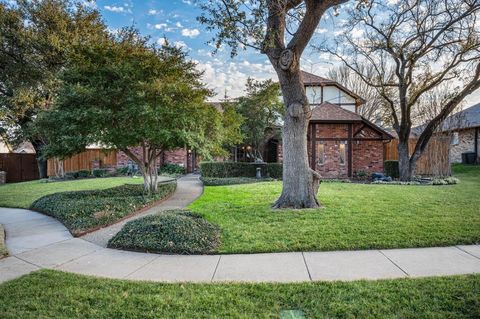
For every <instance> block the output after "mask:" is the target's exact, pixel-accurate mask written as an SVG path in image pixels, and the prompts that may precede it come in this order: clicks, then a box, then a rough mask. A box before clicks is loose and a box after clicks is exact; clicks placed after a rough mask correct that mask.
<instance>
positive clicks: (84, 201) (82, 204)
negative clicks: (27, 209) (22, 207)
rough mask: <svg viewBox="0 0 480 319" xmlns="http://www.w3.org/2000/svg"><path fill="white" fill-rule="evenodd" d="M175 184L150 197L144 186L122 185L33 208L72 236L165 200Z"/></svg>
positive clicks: (43, 201)
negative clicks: (63, 227) (60, 224)
mask: <svg viewBox="0 0 480 319" xmlns="http://www.w3.org/2000/svg"><path fill="white" fill-rule="evenodd" d="M175 188H176V183H175V182H171V183H165V184H159V185H158V192H157V193H156V194H153V195H150V196H147V195H145V193H144V190H143V185H122V186H117V187H113V188H108V189H103V190H91V191H75V192H63V193H55V194H50V195H46V196H43V197H41V198H39V199H37V200H36V201H35V202H33V204H32V206H31V209H32V210H35V211H38V212H41V213H44V214H47V215H50V216H52V217H55V218H57V219H58V220H60V221H61V222H62V223H63V224H64V225H65V227H67V228H68V229H69V230H70V232H71V233H72V234H73V235H77V234H80V233H83V232H85V231H88V230H90V229H92V228H95V227H98V226H105V225H108V224H111V223H113V222H115V221H117V220H118V219H121V218H122V217H125V216H127V215H129V214H130V213H133V212H135V211H136V210H138V209H140V208H142V207H145V206H146V205H148V204H149V203H151V202H154V201H157V200H160V199H162V198H165V197H166V196H168V195H169V194H171V193H172V192H173V191H175Z"/></svg>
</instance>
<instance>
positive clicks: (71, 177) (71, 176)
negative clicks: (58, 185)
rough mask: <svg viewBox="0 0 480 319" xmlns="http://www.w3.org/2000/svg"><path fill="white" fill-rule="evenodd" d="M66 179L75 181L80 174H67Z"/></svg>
mask: <svg viewBox="0 0 480 319" xmlns="http://www.w3.org/2000/svg"><path fill="white" fill-rule="evenodd" d="M65 177H66V178H67V179H75V178H78V172H67V173H65Z"/></svg>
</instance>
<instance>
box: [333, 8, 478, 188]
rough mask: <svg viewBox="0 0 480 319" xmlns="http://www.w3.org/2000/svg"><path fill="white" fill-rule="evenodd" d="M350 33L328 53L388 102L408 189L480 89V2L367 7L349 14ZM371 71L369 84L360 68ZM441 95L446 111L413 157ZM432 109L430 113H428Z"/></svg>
mask: <svg viewBox="0 0 480 319" xmlns="http://www.w3.org/2000/svg"><path fill="white" fill-rule="evenodd" d="M346 20H347V21H348V22H347V25H346V31H345V33H344V34H343V35H342V36H340V37H339V38H338V39H337V41H336V45H335V46H331V47H329V48H327V49H326V50H327V51H329V52H330V53H333V54H334V55H336V56H337V57H338V58H340V59H341V60H342V61H343V62H344V63H345V64H346V65H347V66H348V67H349V68H350V69H351V70H353V71H354V72H356V73H357V74H358V75H359V76H360V77H362V79H363V80H364V81H365V82H366V83H368V84H369V85H370V86H371V87H373V88H375V89H376V90H377V92H378V93H379V94H380V96H382V98H383V99H384V100H385V101H386V103H387V105H388V106H389V109H390V117H391V121H392V123H393V127H394V129H395V131H396V132H397V135H398V139H399V143H398V154H399V166H400V179H401V180H404V181H408V180H410V179H411V178H412V176H413V175H414V172H415V167H416V163H417V160H418V158H419V157H420V156H421V155H422V153H423V152H424V150H425V149H426V147H427V144H428V142H429V140H430V138H431V137H432V135H433V133H434V132H435V130H436V129H437V128H438V127H439V125H440V124H441V123H442V122H443V120H445V118H446V117H448V115H449V114H451V113H452V111H453V110H454V109H455V108H456V107H457V106H458V105H459V103H461V101H462V100H463V99H464V98H465V97H466V96H467V95H469V94H471V93H472V92H474V91H475V90H477V89H478V88H480V28H479V26H478V21H479V20H480V1H479V0H443V1H438V0H399V1H395V2H385V1H373V0H372V1H369V2H368V3H365V4H363V5H362V6H359V7H358V8H357V9H355V10H351V11H350V12H349V14H348V17H347V19H346ZM364 63H369V64H370V65H371V66H373V68H374V70H375V75H374V76H368V75H367V74H366V73H365V72H364V70H363V69H362V68H361V67H360V66H361V65H362V64H364ZM439 87H443V88H446V91H445V94H443V97H442V105H441V107H439V108H437V109H436V110H435V114H434V116H431V114H430V116H431V118H430V119H429V120H428V121H427V123H426V124H425V125H424V127H423V131H422V132H421V134H420V136H419V137H418V139H417V140H416V144H415V147H414V149H413V151H410V150H409V147H408V145H409V139H410V136H411V135H410V133H411V131H412V125H414V124H415V122H414V115H415V114H422V113H423V112H422V110H419V109H421V108H422V103H424V104H423V105H425V101H426V102H427V103H428V100H429V97H428V95H429V94H430V95H431V93H432V91H434V90H436V89H438V88H439ZM431 110H432V108H430V111H431Z"/></svg>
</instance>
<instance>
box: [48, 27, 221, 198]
mask: <svg viewBox="0 0 480 319" xmlns="http://www.w3.org/2000/svg"><path fill="white" fill-rule="evenodd" d="M147 41H148V39H145V38H142V37H141V36H140V35H139V34H138V32H137V31H135V30H132V29H125V30H123V31H122V32H120V34H119V35H118V36H116V37H115V38H114V39H110V38H109V39H105V41H101V42H98V43H95V44H93V45H92V46H90V47H82V48H79V49H78V52H80V53H81V54H79V56H78V58H77V60H76V61H75V63H74V64H73V65H72V66H71V67H70V68H69V69H67V70H66V71H65V72H64V73H63V76H62V80H63V86H62V88H61V90H60V91H59V97H58V101H57V103H56V105H55V108H54V109H53V110H51V111H49V112H46V113H44V114H43V115H42V119H41V123H42V128H43V130H44V132H45V133H46V134H47V136H48V137H49V139H50V140H51V143H49V145H48V147H47V148H46V152H45V153H46V155H47V156H59V157H62V158H63V157H66V156H70V155H72V154H75V153H78V152H81V151H83V150H84V149H85V147H86V146H87V145H88V144H93V143H95V144H99V145H103V146H105V147H106V148H110V149H117V150H121V151H123V152H124V153H125V154H127V155H128V156H129V157H130V158H131V159H132V160H133V161H134V162H135V163H136V164H137V165H138V167H139V169H140V171H141V173H142V175H143V177H144V186H145V190H146V191H147V192H155V191H156V190H157V165H156V163H157V160H158V158H159V156H160V155H161V154H162V153H163V152H164V151H167V150H172V149H175V148H178V147H184V146H189V147H192V148H195V149H197V150H198V151H199V153H200V154H203V155H204V156H208V155H210V154H211V153H212V152H214V151H216V150H218V149H219V147H218V145H221V144H222V143H224V142H225V140H224V139H223V137H222V134H221V133H222V132H223V131H224V122H223V119H222V113H220V112H218V111H216V110H215V109H214V108H213V107H211V106H209V105H207V104H206V103H205V102H204V101H205V98H206V97H207V96H208V95H209V94H210V92H209V91H208V90H207V89H205V87H204V85H203V84H202V83H201V82H200V78H201V73H199V72H198V71H197V70H196V65H195V63H193V62H190V61H188V60H187V59H186V55H185V53H184V52H182V51H181V50H179V49H177V48H174V47H170V46H169V45H168V44H166V45H164V46H163V47H161V48H156V47H151V46H148V44H147V43H148V42H147ZM137 146H141V148H142V150H143V154H142V156H137V155H136V154H134V153H133V152H132V151H131V150H130V148H131V147H137Z"/></svg>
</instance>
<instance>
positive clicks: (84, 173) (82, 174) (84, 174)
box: [77, 169, 92, 178]
mask: <svg viewBox="0 0 480 319" xmlns="http://www.w3.org/2000/svg"><path fill="white" fill-rule="evenodd" d="M77 174H78V178H87V177H90V176H92V172H90V171H89V170H86V169H82V170H80V171H78V172H77Z"/></svg>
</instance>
